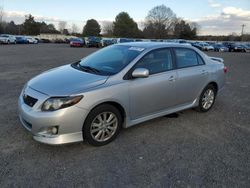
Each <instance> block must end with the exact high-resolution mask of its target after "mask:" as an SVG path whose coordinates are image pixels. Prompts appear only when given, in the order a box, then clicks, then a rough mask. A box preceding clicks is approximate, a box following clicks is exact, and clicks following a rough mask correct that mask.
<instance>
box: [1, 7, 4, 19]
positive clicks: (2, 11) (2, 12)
mask: <svg viewBox="0 0 250 188" xmlns="http://www.w3.org/2000/svg"><path fill="white" fill-rule="evenodd" d="M3 16H4V10H3V6H0V23H2V22H3Z"/></svg>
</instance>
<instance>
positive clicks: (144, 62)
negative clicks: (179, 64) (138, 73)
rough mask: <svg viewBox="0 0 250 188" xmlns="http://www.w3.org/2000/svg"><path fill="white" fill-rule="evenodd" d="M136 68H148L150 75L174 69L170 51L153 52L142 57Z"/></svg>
mask: <svg viewBox="0 0 250 188" xmlns="http://www.w3.org/2000/svg"><path fill="white" fill-rule="evenodd" d="M135 68H146V69H148V70H149V74H156V73H160V72H165V71H168V70H171V69H173V64H172V56H171V51H170V49H160V50H153V51H151V52H149V53H148V54H146V55H145V56H144V57H142V58H141V59H140V60H139V62H138V63H137V64H136V66H135Z"/></svg>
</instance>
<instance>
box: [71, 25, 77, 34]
mask: <svg viewBox="0 0 250 188" xmlns="http://www.w3.org/2000/svg"><path fill="white" fill-rule="evenodd" d="M77 32H78V27H77V25H76V24H72V27H71V33H72V34H73V33H77Z"/></svg>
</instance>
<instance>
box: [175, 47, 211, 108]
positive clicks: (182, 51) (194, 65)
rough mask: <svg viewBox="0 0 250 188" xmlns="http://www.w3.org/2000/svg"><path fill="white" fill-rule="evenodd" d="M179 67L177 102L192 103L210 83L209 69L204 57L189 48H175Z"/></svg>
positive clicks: (180, 103) (179, 103)
mask: <svg viewBox="0 0 250 188" xmlns="http://www.w3.org/2000/svg"><path fill="white" fill-rule="evenodd" d="M174 52H175V60H176V66H177V80H176V94H177V97H176V102H177V104H178V105H183V104H188V103H192V102H193V101H194V100H195V99H196V98H197V96H198V95H199V93H200V91H201V90H202V89H203V87H204V86H205V85H206V83H207V82H208V73H209V68H208V66H206V64H205V62H204V60H203V59H202V57H201V56H200V55H199V54H198V53H197V52H195V51H194V50H192V49H189V48H174Z"/></svg>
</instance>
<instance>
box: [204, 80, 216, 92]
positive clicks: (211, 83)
mask: <svg viewBox="0 0 250 188" xmlns="http://www.w3.org/2000/svg"><path fill="white" fill-rule="evenodd" d="M208 85H212V86H213V87H214V89H215V91H216V94H217V92H218V87H219V86H218V84H217V83H216V82H215V81H212V82H209V83H208V84H207V85H206V87H207V86H208Z"/></svg>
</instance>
